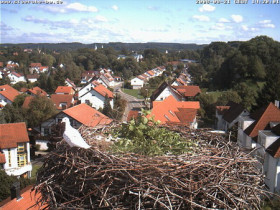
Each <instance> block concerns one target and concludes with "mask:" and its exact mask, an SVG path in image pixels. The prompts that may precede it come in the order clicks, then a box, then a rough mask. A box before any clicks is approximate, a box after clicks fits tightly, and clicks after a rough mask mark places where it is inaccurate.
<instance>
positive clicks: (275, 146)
mask: <svg viewBox="0 0 280 210" xmlns="http://www.w3.org/2000/svg"><path fill="white" fill-rule="evenodd" d="M265 151H266V152H268V154H270V155H271V156H272V157H274V158H279V157H280V138H279V139H277V140H276V141H275V142H273V143H272V144H271V145H270V146H269V147H268V148H267V149H266V150H265Z"/></svg>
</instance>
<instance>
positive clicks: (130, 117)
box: [127, 110, 139, 121]
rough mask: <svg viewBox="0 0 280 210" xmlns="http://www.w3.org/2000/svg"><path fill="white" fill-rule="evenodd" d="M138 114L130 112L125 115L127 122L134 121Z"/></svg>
mask: <svg viewBox="0 0 280 210" xmlns="http://www.w3.org/2000/svg"><path fill="white" fill-rule="evenodd" d="M138 114H139V111H138V110H130V111H129V112H128V115H127V121H130V120H132V119H136V118H137V117H138Z"/></svg>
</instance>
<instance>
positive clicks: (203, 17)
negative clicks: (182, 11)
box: [193, 15, 210, 22]
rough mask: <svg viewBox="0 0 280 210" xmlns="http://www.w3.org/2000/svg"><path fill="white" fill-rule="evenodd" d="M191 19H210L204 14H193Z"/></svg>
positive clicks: (204, 20) (202, 20)
mask: <svg viewBox="0 0 280 210" xmlns="http://www.w3.org/2000/svg"><path fill="white" fill-rule="evenodd" d="M193 19H195V20H198V21H201V22H208V21H210V18H209V17H208V16H205V15H194V16H193Z"/></svg>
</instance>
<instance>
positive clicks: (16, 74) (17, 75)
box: [11, 71, 23, 77]
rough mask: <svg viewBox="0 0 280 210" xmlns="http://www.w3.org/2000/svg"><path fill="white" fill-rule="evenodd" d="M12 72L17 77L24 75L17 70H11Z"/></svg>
mask: <svg viewBox="0 0 280 210" xmlns="http://www.w3.org/2000/svg"><path fill="white" fill-rule="evenodd" d="M11 74H13V75H15V76H16V77H22V76H23V75H21V74H20V73H17V72H15V71H13V72H11Z"/></svg>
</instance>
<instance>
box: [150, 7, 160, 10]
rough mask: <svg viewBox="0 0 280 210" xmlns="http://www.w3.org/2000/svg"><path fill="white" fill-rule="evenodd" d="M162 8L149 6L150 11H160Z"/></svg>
mask: <svg viewBox="0 0 280 210" xmlns="http://www.w3.org/2000/svg"><path fill="white" fill-rule="evenodd" d="M159 9H160V8H159V7H156V6H148V10H152V11H158V10H159Z"/></svg>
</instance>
